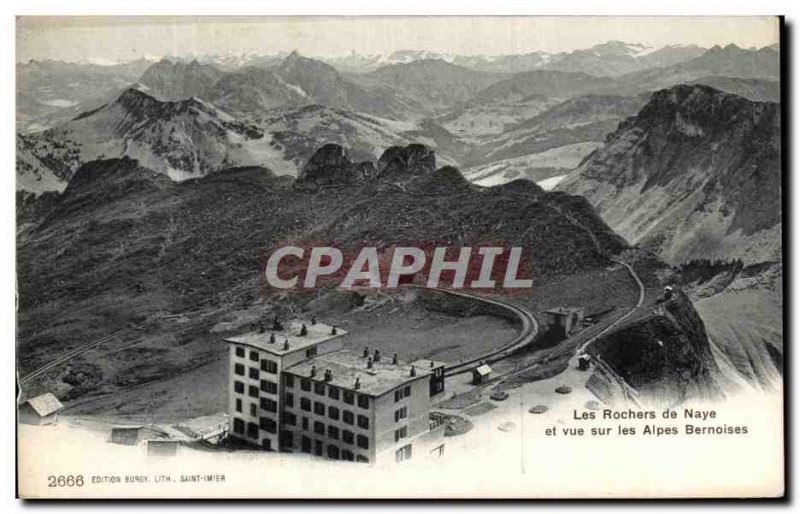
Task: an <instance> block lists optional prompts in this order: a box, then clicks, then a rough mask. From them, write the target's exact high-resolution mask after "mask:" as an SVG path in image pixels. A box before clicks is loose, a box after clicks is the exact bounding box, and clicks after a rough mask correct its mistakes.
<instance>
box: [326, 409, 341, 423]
mask: <svg viewBox="0 0 800 514" xmlns="http://www.w3.org/2000/svg"><path fill="white" fill-rule="evenodd" d="M328 417H329V418H331V419H334V420H336V421H339V409H337V408H336V407H334V406H330V407H328Z"/></svg>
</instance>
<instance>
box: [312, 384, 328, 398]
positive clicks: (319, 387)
mask: <svg viewBox="0 0 800 514" xmlns="http://www.w3.org/2000/svg"><path fill="white" fill-rule="evenodd" d="M314 392H315V393H317V394H318V395H320V396H325V384H320V383H319V382H317V383H315V384H314Z"/></svg>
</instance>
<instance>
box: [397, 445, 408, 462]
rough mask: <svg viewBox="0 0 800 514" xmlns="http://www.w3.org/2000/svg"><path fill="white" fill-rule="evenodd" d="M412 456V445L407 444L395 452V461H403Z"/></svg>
mask: <svg viewBox="0 0 800 514" xmlns="http://www.w3.org/2000/svg"><path fill="white" fill-rule="evenodd" d="M410 458H411V445H410V444H407V445H405V446H403V447H402V448H400V449H399V450H397V451H396V452H394V460H395V462H403V461H404V460H408V459H410Z"/></svg>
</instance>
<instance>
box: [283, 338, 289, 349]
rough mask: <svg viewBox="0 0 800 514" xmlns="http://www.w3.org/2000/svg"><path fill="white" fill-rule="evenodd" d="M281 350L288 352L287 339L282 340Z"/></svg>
mask: <svg viewBox="0 0 800 514" xmlns="http://www.w3.org/2000/svg"><path fill="white" fill-rule="evenodd" d="M283 349H284V350H288V349H289V339H284V341H283Z"/></svg>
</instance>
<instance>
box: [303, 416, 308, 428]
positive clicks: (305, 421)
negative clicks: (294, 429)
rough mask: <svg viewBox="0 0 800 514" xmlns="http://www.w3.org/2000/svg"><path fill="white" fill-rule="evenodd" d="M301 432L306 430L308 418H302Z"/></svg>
mask: <svg viewBox="0 0 800 514" xmlns="http://www.w3.org/2000/svg"><path fill="white" fill-rule="evenodd" d="M303 430H308V418H307V417H305V416H303Z"/></svg>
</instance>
